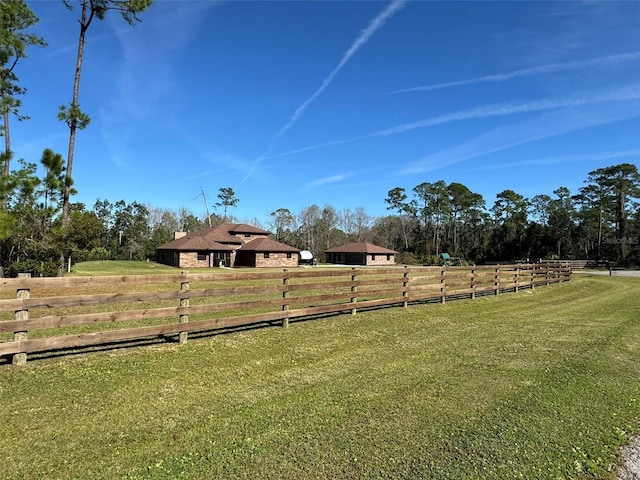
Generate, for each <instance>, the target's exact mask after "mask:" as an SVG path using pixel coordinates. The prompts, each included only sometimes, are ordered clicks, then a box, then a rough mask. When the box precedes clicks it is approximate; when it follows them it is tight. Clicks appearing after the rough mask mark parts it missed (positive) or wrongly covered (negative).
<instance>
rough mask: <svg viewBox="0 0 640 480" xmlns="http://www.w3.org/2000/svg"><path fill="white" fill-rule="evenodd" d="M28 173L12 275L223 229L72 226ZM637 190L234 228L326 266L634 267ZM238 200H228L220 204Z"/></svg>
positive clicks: (93, 212)
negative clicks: (262, 234)
mask: <svg viewBox="0 0 640 480" xmlns="http://www.w3.org/2000/svg"><path fill="white" fill-rule="evenodd" d="M47 162H49V163H50V162H51V152H50V151H45V153H44V154H43V159H42V163H43V165H44V164H46V163H47ZM20 165H21V168H20V169H18V170H16V171H13V172H12V173H11V182H10V184H11V186H12V188H11V189H10V190H9V192H8V194H7V196H6V199H7V203H6V206H5V208H4V209H3V210H1V211H0V259H1V260H0V262H1V264H0V266H1V267H2V270H3V274H4V275H8V276H13V275H16V274H17V273H19V272H30V273H31V274H32V275H34V276H39V275H45V276H52V275H58V274H60V273H61V272H62V270H63V269H64V268H66V267H67V266H68V265H69V263H70V262H78V261H86V260H107V259H113V260H121V259H131V260H146V259H150V260H153V259H154V258H155V250H156V247H158V246H159V245H162V244H164V243H166V242H169V241H171V240H172V239H173V232H175V231H186V232H193V231H197V230H200V229H202V228H207V227H209V225H210V224H211V225H214V226H215V225H217V224H219V223H222V222H223V221H224V220H225V217H222V216H220V215H217V214H212V215H210V217H209V218H207V217H206V216H205V217H204V218H202V217H201V218H198V217H197V216H196V215H194V214H193V213H192V212H190V211H189V210H188V209H186V208H182V209H179V210H167V209H160V208H155V207H153V206H150V205H144V204H142V203H138V202H132V203H126V202H124V201H117V202H115V203H112V202H110V201H109V200H100V199H99V200H97V201H96V203H95V204H94V205H93V207H92V208H91V209H87V208H86V206H85V205H84V204H81V203H72V204H71V208H70V215H69V224H68V225H67V226H66V227H65V226H63V224H62V221H61V199H62V192H61V188H60V182H58V183H56V182H52V181H51V178H49V177H50V175H48V176H45V177H43V178H39V177H38V176H37V174H36V171H37V168H36V165H34V164H28V163H26V162H24V161H21V162H20ZM45 170H46V169H45ZM223 190H228V191H230V192H232V190H231V189H221V192H222V191H223ZM639 193H640V175H639V174H638V170H637V167H636V166H635V165H631V164H621V165H615V166H611V167H606V168H601V169H598V170H595V171H592V172H590V173H589V174H588V177H587V178H586V181H585V186H584V187H582V188H581V189H580V190H579V191H578V192H577V193H575V194H572V193H571V192H570V191H569V190H568V189H567V188H565V187H559V188H558V189H557V190H555V192H554V194H553V196H549V195H544V194H541V195H536V196H534V197H533V198H531V199H527V198H524V197H523V196H522V195H520V194H518V193H516V192H514V191H512V190H504V191H502V192H500V193H499V194H498V195H497V196H496V199H495V200H494V202H493V204H492V205H491V207H489V208H487V205H486V202H485V199H484V198H483V197H482V195H480V194H478V193H474V192H472V191H471V190H469V189H468V188H467V187H466V186H465V185H463V184H460V183H451V184H448V185H447V184H446V183H445V182H444V181H437V182H434V183H429V182H424V183H421V184H419V185H417V186H416V187H414V188H413V189H412V191H411V192H405V190H404V189H403V188H393V189H391V190H389V192H388V196H387V198H385V199H384V201H385V202H386V204H387V206H388V209H389V211H390V214H389V215H387V216H381V217H372V216H370V215H368V214H367V212H366V210H365V209H364V208H362V207H357V208H354V209H353V210H352V209H344V210H342V211H338V210H336V209H335V208H334V207H332V206H331V205H324V206H323V207H319V206H318V205H311V206H309V207H305V208H303V209H302V210H300V211H299V212H298V213H293V212H291V211H290V210H289V209H287V208H284V207H283V208H279V209H277V210H275V211H273V212H271V214H270V218H269V221H268V223H267V225H264V224H261V223H260V222H258V221H256V220H251V219H243V220H239V219H237V218H234V217H227V218H226V220H227V221H229V222H233V223H239V222H240V221H242V222H243V223H251V224H253V225H255V226H258V227H261V228H265V229H267V230H269V231H271V232H272V233H273V236H274V238H275V239H276V240H278V241H280V242H283V243H286V244H289V245H292V246H295V247H297V248H300V249H307V250H311V251H312V253H313V254H314V255H315V256H316V258H318V259H319V260H320V261H321V262H322V261H323V260H324V255H323V252H324V251H325V250H326V249H328V248H331V247H335V246H338V245H341V244H344V243H348V242H357V241H367V242H371V243H375V244H377V245H380V246H383V247H387V248H391V249H393V250H396V251H398V252H399V255H398V260H399V262H400V263H406V264H435V263H438V259H439V255H440V253H442V252H447V253H449V254H450V255H452V256H456V257H460V258H462V259H463V261H467V262H473V263H484V262H493V261H513V260H525V259H531V260H533V259H554V258H563V259H570V258H590V259H607V260H611V261H614V262H616V263H620V264H638V262H639V259H640V247H639V238H640V211H639V209H638V202H637V200H638V198H639V197H640V194H639ZM230 200H233V202H230ZM238 200H239V199H236V198H235V197H234V196H232V198H231V199H225V201H223V202H222V203H220V204H218V205H219V206H225V207H226V206H228V205H229V204H231V205H235V203H237V201H238ZM381 200H382V199H381ZM225 203H226V205H225ZM225 213H226V208H225ZM69 259H71V260H69Z"/></svg>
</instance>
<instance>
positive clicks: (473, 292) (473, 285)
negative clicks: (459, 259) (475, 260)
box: [471, 267, 476, 300]
mask: <svg viewBox="0 0 640 480" xmlns="http://www.w3.org/2000/svg"><path fill="white" fill-rule="evenodd" d="M475 298H476V267H471V299H472V300H475Z"/></svg>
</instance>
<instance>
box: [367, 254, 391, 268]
mask: <svg viewBox="0 0 640 480" xmlns="http://www.w3.org/2000/svg"><path fill="white" fill-rule="evenodd" d="M372 257H373V255H370V254H369V255H367V265H375V266H380V265H395V264H396V258H395V255H389V260H387V255H385V254H382V255H381V254H376V255H375V259H373V258H372Z"/></svg>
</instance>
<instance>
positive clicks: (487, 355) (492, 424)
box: [0, 275, 640, 479]
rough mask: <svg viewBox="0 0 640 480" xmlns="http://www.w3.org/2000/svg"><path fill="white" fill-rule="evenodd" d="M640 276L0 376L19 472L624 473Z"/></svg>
mask: <svg viewBox="0 0 640 480" xmlns="http://www.w3.org/2000/svg"><path fill="white" fill-rule="evenodd" d="M639 294H640V279H637V278H635V279H634V278H622V277H599V276H589V275H580V276H578V277H574V280H572V281H571V282H570V283H564V284H560V285H553V286H549V287H544V288H536V289H535V290H533V291H531V290H525V291H522V292H520V293H518V294H508V295H501V296H498V297H486V298H479V299H476V300H473V301H471V300H469V301H459V302H449V303H446V304H444V305H442V304H436V305H423V306H413V307H410V308H408V309H402V308H392V309H384V310H376V311H369V312H363V313H359V314H358V315H357V316H355V317H353V316H348V315H345V316H336V317H329V318H325V319H322V320H318V321H306V322H293V323H292V324H291V325H290V327H289V328H288V329H279V328H270V329H257V330H251V331H246V332H239V333H233V334H230V335H218V336H215V337H210V338H202V339H199V340H191V341H190V342H189V343H188V344H187V345H182V346H179V345H162V346H159V347H145V348H138V349H130V350H124V351H122V352H118V351H116V352H106V353H94V354H91V355H90V356H76V357H69V358H65V359H53V360H41V361H37V362H32V363H30V364H28V365H27V366H26V367H24V368H10V367H4V368H1V369H0V404H1V405H2V406H3V408H2V410H0V425H2V437H0V458H3V459H4V462H3V468H2V477H3V478H4V479H23V478H48V479H56V478H60V479H66V478H92V479H101V478H104V479H112V478H126V479H175V478H189V479H211V478H224V479H227V478H238V479H244V478H246V479H249V478H251V479H253V478H261V479H283V478H304V479H308V478H310V479H313V478H434V479H460V478H474V479H476V478H478V479H504V478H518V477H521V478H537V479H547V478H548V479H556V478H608V476H610V475H611V472H612V470H613V468H614V466H615V464H616V462H617V452H618V447H619V446H620V445H621V444H624V443H626V442H627V441H628V439H629V436H630V435H631V434H633V433H635V432H636V429H637V421H638V419H639V418H640V382H639V381H638V372H639V370H640V369H639V367H640V348H639V347H640V344H639V343H640V324H639V322H638V321H637V312H638V310H639V308H638V307H639V305H638V303H639V302H638V298H640V296H639Z"/></svg>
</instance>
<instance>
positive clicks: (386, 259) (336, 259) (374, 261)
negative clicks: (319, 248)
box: [324, 242, 398, 266]
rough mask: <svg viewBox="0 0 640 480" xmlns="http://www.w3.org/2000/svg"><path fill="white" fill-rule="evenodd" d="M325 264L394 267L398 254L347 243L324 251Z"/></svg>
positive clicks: (368, 244)
mask: <svg viewBox="0 0 640 480" xmlns="http://www.w3.org/2000/svg"><path fill="white" fill-rule="evenodd" d="M324 253H325V257H326V260H327V263H337V264H341V265H373V266H382V265H395V263H396V254H397V253H398V252H396V251H394V250H389V249H388V248H384V247H379V246H378V245H374V244H372V243H367V242H357V243H348V244H346V245H342V246H340V247H334V248H330V249H329V250H325V252H324Z"/></svg>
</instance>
